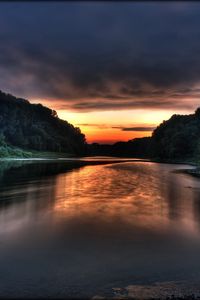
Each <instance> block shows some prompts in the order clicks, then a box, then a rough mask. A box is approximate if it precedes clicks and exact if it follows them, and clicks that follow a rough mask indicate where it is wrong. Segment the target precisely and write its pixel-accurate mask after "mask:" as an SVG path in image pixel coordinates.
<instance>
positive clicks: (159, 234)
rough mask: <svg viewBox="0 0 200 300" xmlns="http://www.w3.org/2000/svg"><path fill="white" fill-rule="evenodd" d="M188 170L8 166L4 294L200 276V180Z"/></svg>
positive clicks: (109, 290)
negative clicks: (186, 172) (187, 171)
mask: <svg viewBox="0 0 200 300" xmlns="http://www.w3.org/2000/svg"><path fill="white" fill-rule="evenodd" d="M99 160H100V158H99ZM185 168H192V167H190V166H185V165H172V164H171V165H170V164H159V163H152V162H144V161H143V162H142V161H128V162H126V161H125V160H123V161H122V162H118V163H115V162H114V161H113V162H111V161H110V163H109V164H103V165H89V166H81V167H78V166H77V165H74V163H72V162H71V163H70V162H66V161H65V162H63V161H58V162H55V161H48V162H45V161H43V162H33V163H25V164H24V163H23V162H19V163H18V165H17V166H15V165H14V163H13V162H7V163H3V162H1V168H0V274H1V280H0V297H17V298H19V297H20V298H21V297H22V298H23V297H24V298H27V297H30V298H35V297H52V298H54V297H57V298H59V297H60V298H67V297H69V298H72V297H73V298H76V297H77V298H81V297H93V296H95V295H101V296H103V297H113V296H114V295H115V294H116V288H117V289H118V288H125V287H127V286H130V285H136V286H140V287H141V286H143V285H151V284H154V283H155V282H161V283H162V282H163V283H164V282H168V281H170V282H176V281H186V282H193V281H197V280H200V259H199V253H200V180H199V179H197V178H194V177H191V176H189V175H186V174H184V173H177V172H174V171H176V170H180V169H185Z"/></svg>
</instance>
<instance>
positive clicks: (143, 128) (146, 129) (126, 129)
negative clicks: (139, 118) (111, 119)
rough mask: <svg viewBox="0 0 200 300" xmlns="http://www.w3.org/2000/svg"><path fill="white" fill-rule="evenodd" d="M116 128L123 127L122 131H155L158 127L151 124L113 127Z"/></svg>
mask: <svg viewBox="0 0 200 300" xmlns="http://www.w3.org/2000/svg"><path fill="white" fill-rule="evenodd" d="M112 128H116V129H121V130H122V131H153V130H154V129H155V128H156V127H155V126H154V127H151V126H142V127H141V126H138V127H117V126H116V127H115V126H114V127H112Z"/></svg>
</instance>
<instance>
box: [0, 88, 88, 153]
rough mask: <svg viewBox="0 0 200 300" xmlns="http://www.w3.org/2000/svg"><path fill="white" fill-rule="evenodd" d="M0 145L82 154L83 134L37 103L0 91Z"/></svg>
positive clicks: (83, 147)
mask: <svg viewBox="0 0 200 300" xmlns="http://www.w3.org/2000/svg"><path fill="white" fill-rule="evenodd" d="M0 145H1V146H4V147H5V145H8V146H14V147H19V148H22V149H26V150H29V149H31V150H37V151H53V152H67V153H73V154H76V155H83V154H85V151H86V139H85V135H84V134H82V133H81V131H80V128H78V127H74V126H73V125H71V124H70V123H68V122H67V121H64V120H61V119H59V118H58V116H57V113H56V111H54V110H51V109H49V108H47V107H45V106H43V105H41V104H30V102H29V101H27V100H24V99H20V98H16V97H14V96H12V95H10V94H5V93H3V92H2V91H0Z"/></svg>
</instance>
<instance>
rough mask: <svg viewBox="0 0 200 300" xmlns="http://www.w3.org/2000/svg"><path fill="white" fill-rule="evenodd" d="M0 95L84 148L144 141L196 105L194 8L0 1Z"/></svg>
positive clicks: (199, 99) (199, 43) (199, 23)
mask: <svg viewBox="0 0 200 300" xmlns="http://www.w3.org/2000/svg"><path fill="white" fill-rule="evenodd" d="M0 40H1V43H0V89H1V90H2V91H4V92H7V93H11V94H13V95H15V96H17V97H23V98H25V99H28V100H29V101H30V102H32V103H42V104H43V105H46V106H48V107H50V108H52V109H55V110H56V111H57V112H58V115H59V117H60V118H63V119H65V120H67V121H69V122H70V123H72V124H73V125H75V126H79V127H80V128H81V130H82V132H83V133H85V134H86V138H87V141H88V142H89V143H91V142H100V143H114V142H116V141H127V140H130V139H132V138H135V137H142V136H150V135H151V133H152V130H153V129H154V128H155V127H156V126H157V125H158V124H159V123H160V122H162V121H163V120H166V119H168V118H169V117H170V116H171V115H172V114H174V113H176V114H188V113H192V112H193V111H194V110H195V109H196V108H197V107H198V106H200V3H198V2H170V1H169V2H134V1H133V2H115V3H114V2H112V1H111V2H103V1H94V2H91V1H88V2H83V1H82V2H78V1H76V2H69V1H66V2H58V1H55V2H47V1H43V2H37V1H36V2H7V3H6V2H0Z"/></svg>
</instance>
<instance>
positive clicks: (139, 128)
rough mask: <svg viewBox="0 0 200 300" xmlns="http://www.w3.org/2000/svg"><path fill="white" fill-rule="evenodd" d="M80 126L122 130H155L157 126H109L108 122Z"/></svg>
mask: <svg viewBox="0 0 200 300" xmlns="http://www.w3.org/2000/svg"><path fill="white" fill-rule="evenodd" d="M77 125H78V126H89V127H97V128H98V129H119V130H121V131H153V130H154V129H155V128H156V126H155V125H153V126H149V125H148V126H132V127H124V126H122V125H116V126H108V125H106V124H93V123H82V124H77Z"/></svg>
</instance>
